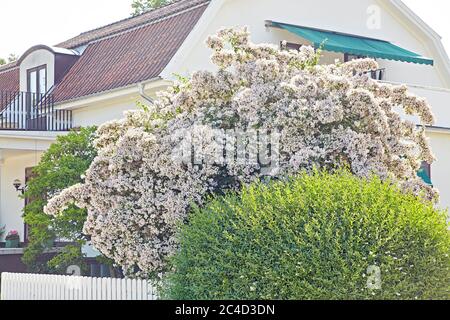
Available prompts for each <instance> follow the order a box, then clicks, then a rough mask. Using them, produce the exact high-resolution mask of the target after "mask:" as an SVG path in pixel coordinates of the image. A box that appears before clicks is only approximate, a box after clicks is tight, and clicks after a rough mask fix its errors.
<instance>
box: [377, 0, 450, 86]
mask: <svg viewBox="0 0 450 320" xmlns="http://www.w3.org/2000/svg"><path fill="white" fill-rule="evenodd" d="M378 1H379V2H381V3H385V0H378ZM387 2H388V3H389V4H390V5H391V7H392V8H394V9H396V10H397V11H398V12H400V13H401V14H403V16H405V17H406V18H407V19H408V21H409V22H411V23H412V24H413V25H414V26H415V27H416V29H418V30H419V31H420V32H421V33H422V34H423V35H424V36H425V37H426V39H427V40H431V44H432V46H430V43H429V42H427V43H424V45H425V46H426V47H427V48H428V49H431V50H432V51H434V53H436V54H437V55H436V56H435V55H433V58H435V60H437V62H438V63H437V64H436V65H435V66H436V70H437V72H438V74H439V76H440V77H441V78H442V80H443V81H444V83H445V84H446V86H447V87H448V88H450V59H449V56H448V54H447V52H446V51H445V48H444V45H443V44H442V41H441V36H440V35H439V34H438V33H437V32H436V31H434V30H433V29H432V28H431V27H430V26H429V25H428V24H426V23H425V21H423V20H422V19H421V18H420V17H419V16H418V15H417V14H415V13H414V12H413V11H412V10H411V9H410V8H409V7H408V6H407V5H405V4H404V3H403V2H402V1H401V0H388V1H387ZM439 66H442V67H443V70H442V68H439Z"/></svg>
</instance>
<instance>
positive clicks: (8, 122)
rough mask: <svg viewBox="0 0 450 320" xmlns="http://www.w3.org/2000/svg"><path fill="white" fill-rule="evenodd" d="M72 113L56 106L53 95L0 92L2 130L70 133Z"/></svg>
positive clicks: (0, 124) (0, 128) (0, 123)
mask: <svg viewBox="0 0 450 320" xmlns="http://www.w3.org/2000/svg"><path fill="white" fill-rule="evenodd" d="M72 123H73V120H72V111H70V110H59V109H56V108H55V106H54V99H53V96H52V95H51V94H36V93H32V92H4V91H0V130H14V131H69V130H70V129H72Z"/></svg>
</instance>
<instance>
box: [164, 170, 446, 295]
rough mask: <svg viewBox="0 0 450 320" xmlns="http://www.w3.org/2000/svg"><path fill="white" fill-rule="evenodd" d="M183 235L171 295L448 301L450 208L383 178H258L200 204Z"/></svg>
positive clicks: (168, 288) (168, 282)
mask: <svg viewBox="0 0 450 320" xmlns="http://www.w3.org/2000/svg"><path fill="white" fill-rule="evenodd" d="M179 241H180V246H181V247H180V250H179V251H178V253H177V254H176V255H175V256H174V257H173V267H174V270H175V271H174V272H173V273H171V274H170V275H169V276H168V277H167V279H166V284H165V289H164V292H165V293H164V294H165V296H166V297H168V298H172V299H194V300H196V299H200V300H203V299H283V300H284V299H327V300H328V299H339V300H340V299H358V300H359V299H444V298H447V299H448V298H450V295H449V284H450V270H449V266H450V259H449V251H450V235H449V232H448V225H447V222H446V212H444V211H439V210H436V209H435V208H434V207H433V204H432V203H431V202H428V201H426V200H423V199H420V198H418V197H416V196H414V195H408V194H404V193H402V192H401V191H400V190H399V189H398V187H396V186H395V185H394V184H390V183H388V182H383V181H381V180H380V178H378V177H375V176H373V177H371V178H370V179H362V178H358V177H355V176H353V175H351V174H350V173H347V172H345V171H339V172H337V173H334V174H329V173H325V172H319V171H317V172H315V173H314V174H311V175H308V174H307V173H301V174H300V175H299V176H297V177H295V178H293V179H289V180H288V181H285V182H273V183H270V184H263V183H256V184H253V185H251V186H249V187H246V188H244V189H243V191H242V193H241V194H228V195H225V196H223V197H217V198H214V199H212V201H210V202H209V204H208V205H207V206H206V207H204V208H201V209H200V208H197V209H195V210H194V212H193V213H192V214H191V215H190V219H189V224H188V225H186V226H184V227H183V229H182V231H181V233H180V235H179ZM377 268H379V270H380V272H381V273H380V276H381V277H379V278H377V275H376V273H372V272H373V271H376V270H377ZM379 280H380V281H379ZM379 285H381V288H380V286H379Z"/></svg>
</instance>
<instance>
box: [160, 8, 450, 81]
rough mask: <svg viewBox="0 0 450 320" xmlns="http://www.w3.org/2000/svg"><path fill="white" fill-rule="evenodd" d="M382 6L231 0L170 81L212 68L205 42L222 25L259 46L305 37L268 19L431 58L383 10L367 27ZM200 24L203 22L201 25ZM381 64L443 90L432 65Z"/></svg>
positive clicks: (397, 77)
mask: <svg viewBox="0 0 450 320" xmlns="http://www.w3.org/2000/svg"><path fill="white" fill-rule="evenodd" d="M373 5H379V2H378V1H376V0H346V1H345V3H344V2H343V1H329V0H296V1H293V0H277V1H273V0H228V1H226V2H225V4H224V5H223V7H222V8H221V9H220V11H219V13H217V14H216V16H215V17H214V19H212V21H211V22H210V23H209V25H208V26H207V28H206V31H203V32H202V35H201V36H200V39H199V41H198V43H196V45H195V46H194V49H193V50H192V51H190V52H189V54H188V55H186V56H180V57H177V60H178V61H177V62H180V63H181V62H182V63H181V64H180V65H183V67H181V70H167V72H166V73H165V76H166V77H171V74H172V73H173V72H180V73H182V74H189V73H192V72H194V71H196V70H200V69H205V68H208V69H210V68H211V67H212V64H211V63H210V61H209V56H210V54H211V52H210V51H209V50H208V49H207V48H206V46H205V45H204V42H205V40H206V38H207V37H208V35H210V34H214V33H216V32H217V30H218V29H220V28H222V27H233V26H243V25H245V26H248V27H249V29H250V32H251V35H252V40H253V42H255V43H260V42H268V43H274V44H278V43H279V42H280V41H281V40H288V41H291V42H301V38H299V37H297V36H295V35H291V34H290V33H289V32H287V31H284V30H280V29H275V28H265V27H264V21H265V20H273V21H279V22H285V23H291V24H295V25H303V26H309V27H315V28H320V29H326V30H334V31H339V32H344V33H350V34H356V35H361V36H367V37H373V38H378V39H383V40H388V41H391V42H393V43H395V44H397V45H400V46H402V47H403V48H405V49H408V50H411V51H414V52H417V53H419V54H422V55H424V56H430V55H431V52H429V51H428V50H427V48H426V47H425V45H424V44H423V40H422V39H419V38H418V37H417V35H415V34H414V32H412V31H411V30H410V29H409V28H407V27H405V24H404V23H403V22H402V21H399V20H397V19H396V18H395V17H394V16H392V15H391V14H390V13H389V12H387V11H385V10H384V9H383V8H382V7H378V8H380V13H381V14H380V18H381V20H380V24H379V27H380V28H379V29H378V28H369V27H368V19H369V18H370V17H371V16H370V14H368V9H369V8H371V6H373ZM201 23H202V20H200V22H199V24H201ZM379 63H380V66H381V67H385V68H387V73H386V74H387V80H390V81H398V82H404V83H411V84H421V85H427V86H436V87H443V86H445V84H444V82H443V81H442V79H441V78H440V76H439V75H438V73H437V72H436V70H435V69H434V68H433V67H430V66H422V65H417V64H411V63H404V62H396V61H387V60H379Z"/></svg>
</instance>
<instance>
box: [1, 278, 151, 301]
mask: <svg viewBox="0 0 450 320" xmlns="http://www.w3.org/2000/svg"><path fill="white" fill-rule="evenodd" d="M0 294H1V295H0V297H1V300H157V299H158V297H157V294H156V290H155V288H154V287H153V286H152V285H151V284H150V283H148V281H145V280H135V279H113V278H89V277H75V276H57V275H38V274H18V273H2V274H1V291H0Z"/></svg>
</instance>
